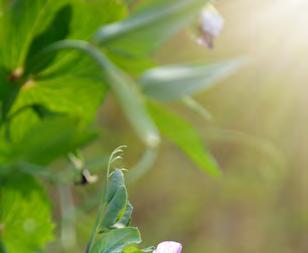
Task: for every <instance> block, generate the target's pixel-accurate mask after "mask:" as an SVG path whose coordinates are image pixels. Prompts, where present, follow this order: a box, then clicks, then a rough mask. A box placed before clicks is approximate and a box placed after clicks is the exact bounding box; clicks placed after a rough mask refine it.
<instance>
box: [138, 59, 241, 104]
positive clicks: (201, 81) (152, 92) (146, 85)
mask: <svg viewBox="0 0 308 253" xmlns="http://www.w3.org/2000/svg"><path fill="white" fill-rule="evenodd" d="M242 63H243V61H242V60H230V61H224V62H221V63H216V64H204V65H194V66H193V65H171V66H164V67H157V68H153V69H150V70H148V71H146V72H145V73H144V75H143V76H142V77H141V79H140V84H141V85H142V88H143V92H144V93H145V94H146V95H148V96H150V97H152V98H155V99H157V100H160V101H172V100H176V99H180V98H183V97H185V96H190V95H193V94H195V93H197V92H201V91H204V90H207V89H208V88H210V87H212V86H214V85H215V84H217V82H219V81H221V80H223V79H224V78H226V77H227V76H229V75H231V74H233V73H234V72H235V71H236V70H237V69H238V68H239V67H240V66H241V65H242Z"/></svg>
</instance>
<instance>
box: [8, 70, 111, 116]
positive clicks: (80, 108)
mask: <svg viewBox="0 0 308 253" xmlns="http://www.w3.org/2000/svg"><path fill="white" fill-rule="evenodd" d="M107 89H108V87H107V85H104V83H103V81H102V80H101V79H98V78H97V77H89V76H78V75H76V76H73V75H64V76H62V77H58V78H54V79H46V80H38V81H31V82H29V83H28V84H26V85H25V86H24V87H23V88H22V89H21V91H20V94H19V97H18V99H17V101H16V104H15V105H14V108H13V111H16V110H18V108H20V107H22V106H25V105H33V104H40V105H43V106H45V107H46V108H48V109H49V110H51V111H53V112H60V113H66V114H69V115H72V116H77V117H80V118H82V119H83V120H84V121H86V122H90V121H92V120H93V118H94V116H95V115H96V112H97V109H98V108H99V106H100V105H101V103H102V101H103V99H104V97H105V95H106V92H107Z"/></svg>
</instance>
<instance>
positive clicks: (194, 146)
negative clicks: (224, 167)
mask: <svg viewBox="0 0 308 253" xmlns="http://www.w3.org/2000/svg"><path fill="white" fill-rule="evenodd" d="M149 111H150V112H151V116H152V118H153V119H154V121H155V123H156V124H157V126H158V127H159V130H160V131H161V133H162V134H163V135H165V136H166V137H167V138H168V139H169V140H170V141H172V142H173V143H175V144H176V145H178V147H179V148H180V149H181V150H182V151H183V152H184V153H185V154H186V155H187V156H188V157H189V158H190V159H191V160H192V161H193V162H195V163H196V165H198V166H199V167H200V168H202V169H203V170H205V171H207V172H208V173H210V174H211V175H214V176H218V175H220V170H219V168H218V166H217V164H216V162H215V159H214V158H213V157H212V156H211V155H210V154H209V152H208V151H207V150H206V149H205V147H204V144H203V143H202V141H201V139H200V137H199V135H198V133H197V132H196V131H195V129H194V128H193V127H192V126H191V125H190V124H189V123H188V122H186V121H185V120H183V119H182V118H181V117H179V116H178V115H176V114H175V113H172V112H170V111H167V110H166V109H165V108H164V107H162V106H161V105H159V104H157V103H154V102H149Z"/></svg>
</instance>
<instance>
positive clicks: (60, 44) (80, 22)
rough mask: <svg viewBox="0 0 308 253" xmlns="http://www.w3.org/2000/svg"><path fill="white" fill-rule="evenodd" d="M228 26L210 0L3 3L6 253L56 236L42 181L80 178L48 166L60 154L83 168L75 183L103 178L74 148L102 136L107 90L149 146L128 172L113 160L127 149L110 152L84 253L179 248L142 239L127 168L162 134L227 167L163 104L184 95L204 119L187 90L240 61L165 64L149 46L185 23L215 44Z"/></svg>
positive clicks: (138, 172)
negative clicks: (99, 126)
mask: <svg viewBox="0 0 308 253" xmlns="http://www.w3.org/2000/svg"><path fill="white" fill-rule="evenodd" d="M222 24H223V19H222V18H221V17H220V16H219V14H218V13H217V11H216V10H215V9H214V7H213V6H212V5H211V3H209V1H207V0H190V1H187V0H146V1H141V2H138V4H136V3H133V1H120V0H53V1H51V0H0V252H1V253H20V252H23V253H28V252H29V253H30V252H42V250H43V249H44V248H45V247H46V245H47V243H48V242H49V241H51V240H52V239H53V237H54V227H55V225H54V223H53V222H52V220H53V218H52V208H51V204H50V202H49V200H48V197H47V194H46V191H45V185H46V184H45V183H44V182H45V181H46V183H47V182H48V184H49V187H53V185H57V184H59V183H63V177H64V178H65V180H64V181H65V184H68V185H71V186H72V187H75V185H76V182H75V177H72V176H71V174H65V173H58V172H57V173H56V171H55V170H53V169H52V167H53V166H54V164H55V162H57V161H58V162H59V160H60V161H62V162H63V161H66V159H65V158H68V160H69V161H70V162H71V163H72V164H73V165H74V168H76V170H75V171H78V173H79V172H80V174H81V180H80V182H77V183H78V184H89V183H94V182H96V181H97V176H95V175H93V174H91V172H90V171H89V170H88V169H85V168H84V165H83V161H82V159H81V158H80V156H79V152H80V150H82V148H84V147H85V146H87V145H90V143H91V142H92V141H94V140H96V139H97V138H99V137H98V135H97V134H96V132H95V130H94V129H93V122H94V121H95V118H96V113H97V111H98V109H99V108H100V107H101V106H102V104H103V102H104V100H105V98H106V96H107V95H108V94H109V93H112V94H113V95H114V97H115V99H116V100H117V103H118V104H119V105H120V107H121V108H122V111H123V114H124V115H125V116H126V118H127V120H128V122H129V123H130V125H131V126H132V129H133V130H134V131H135V133H136V136H138V137H139V138H140V140H141V141H142V143H143V144H144V146H145V149H144V150H145V151H144V156H143V157H142V159H141V161H140V163H139V164H138V166H136V168H134V169H132V170H129V172H124V171H123V169H121V168H120V169H113V166H112V163H113V161H114V160H116V159H117V157H118V155H119V152H120V151H121V149H122V148H118V149H116V150H115V151H114V152H113V154H112V155H111V158H110V163H109V166H108V169H107V176H106V184H105V187H104V188H105V191H104V196H102V198H101V204H100V207H99V210H98V213H97V218H96V222H95V225H94V227H93V231H92V234H90V235H89V240H88V244H87V245H85V246H84V250H83V252H86V253H120V252H125V253H138V252H155V253H168V252H169V253H179V252H180V251H181V249H182V246H181V245H180V244H179V243H176V242H163V243H161V244H159V245H158V246H157V248H156V249H155V248H153V247H145V248H144V247H139V246H138V245H139V244H140V243H141V237H140V233H139V230H138V229H137V228H136V227H133V226H131V214H132V210H133V208H132V204H131V203H130V202H129V201H128V196H127V188H126V185H125V180H124V174H127V178H128V180H130V181H131V182H134V180H136V179H138V178H139V177H140V176H142V175H143V174H145V172H146V171H147V169H148V168H150V167H151V164H152V162H153V161H154V159H155V157H156V155H157V151H158V148H159V144H160V140H161V136H163V137H164V138H166V139H168V140H169V141H171V142H173V143H175V144H176V145H177V146H178V147H179V148H180V149H181V150H182V151H183V152H184V153H185V154H186V155H187V156H188V157H189V158H190V159H191V160H192V161H193V162H194V163H195V164H196V165H197V166H198V167H199V168H201V169H202V170H204V171H206V172H208V173H209V174H211V175H213V176H218V175H220V171H219V169H218V167H217V164H216V162H215V159H214V158H213V157H212V156H211V155H210V154H209V153H208V151H207V149H206V148H205V147H204V145H203V141H202V140H201V139H200V137H199V135H198V133H197V132H196V130H195V129H194V127H193V126H192V125H191V124H190V123H189V122H187V121H186V120H184V119H183V118H182V117H181V116H179V115H177V114H176V113H174V112H172V111H170V110H169V109H168V108H167V104H168V102H171V101H175V100H178V101H181V102H182V103H183V104H185V105H186V106H188V107H189V108H191V109H192V110H194V111H196V112H198V113H200V115H201V116H206V115H207V112H206V110H205V109H204V108H202V106H201V105H200V104H198V103H197V101H195V100H194V99H193V98H192V95H194V94H195V93H198V92H200V91H203V90H205V89H207V88H209V87H210V86H212V85H213V84H215V83H217V81H219V80H221V79H222V78H225V77H226V76H228V75H229V74H231V73H233V72H234V71H235V70H236V69H237V68H238V66H239V65H240V61H239V60H228V61H224V62H219V63H213V64H208V63H201V64H185V65H181V64H177V65H167V66H158V65H157V64H156V63H155V60H153V53H154V52H155V51H156V50H157V49H159V48H160V47H161V45H162V44H163V43H164V42H166V41H167V40H168V39H170V38H171V37H172V36H174V35H175V34H176V33H178V32H179V31H181V30H185V29H186V30H189V33H190V34H193V36H192V38H193V39H194V40H196V41H197V42H198V43H200V44H202V45H205V46H207V47H213V41H214V39H215V37H217V36H218V34H219V31H220V30H221V27H222ZM205 50H206V49H205ZM74 173H75V172H74ZM42 183H44V184H42ZM50 184H51V186H50ZM43 185H44V186H43ZM76 187H77V186H76ZM93 223H94V221H93Z"/></svg>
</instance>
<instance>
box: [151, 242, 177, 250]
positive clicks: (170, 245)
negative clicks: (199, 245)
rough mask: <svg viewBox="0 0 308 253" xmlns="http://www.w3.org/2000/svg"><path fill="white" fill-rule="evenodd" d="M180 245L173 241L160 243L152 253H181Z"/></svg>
mask: <svg viewBox="0 0 308 253" xmlns="http://www.w3.org/2000/svg"><path fill="white" fill-rule="evenodd" d="M181 252H182V244H180V243H178V242H173V241H166V242H161V243H160V244H158V246H157V248H156V250H154V251H153V253H181Z"/></svg>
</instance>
